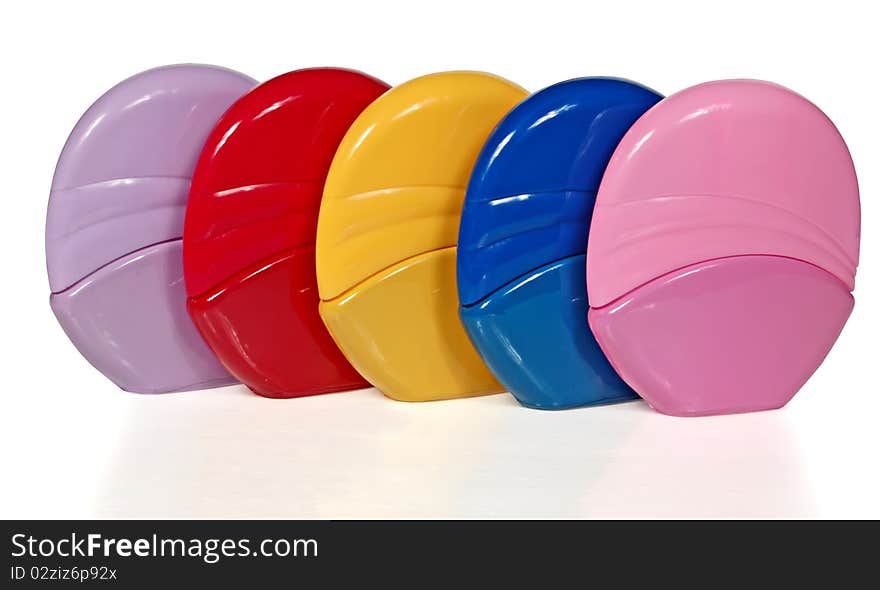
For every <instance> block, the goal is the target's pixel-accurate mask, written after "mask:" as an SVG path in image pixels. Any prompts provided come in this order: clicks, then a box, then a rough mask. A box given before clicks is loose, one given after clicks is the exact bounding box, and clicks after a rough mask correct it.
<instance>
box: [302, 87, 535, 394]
mask: <svg viewBox="0 0 880 590" xmlns="http://www.w3.org/2000/svg"><path fill="white" fill-rule="evenodd" d="M525 95H526V92H525V91H524V90H523V89H522V88H519V87H518V86H515V85H514V84H511V83H510V82H507V81H506V80H503V79H501V78H498V77H495V76H491V75H489V74H481V73H474V72H449V73H443V74H432V75H429V76H425V77H422V78H417V79H415V80H412V81H410V82H407V83H405V84H402V85H401V86H397V87H395V88H394V89H392V90H390V91H389V92H387V93H386V94H385V95H383V96H382V97H381V98H380V99H379V100H377V101H376V102H374V103H373V104H372V105H370V106H369V107H368V108H367V109H366V110H364V112H363V113H362V114H361V116H360V117H358V119H357V121H355V123H354V124H353V125H352V127H351V129H350V130H349V132H348V133H347V134H346V137H345V139H344V140H343V141H342V143H341V144H340V147H339V150H338V151H337V153H336V156H335V158H334V160H333V164H332V166H331V169H330V173H329V175H328V177H327V184H326V187H325V191H324V198H323V201H322V204H321V213H320V218H319V223H318V237H317V244H316V263H317V272H318V287H319V290H320V294H321V299H322V303H321V314H322V316H323V318H324V319H325V321H326V323H327V326H328V328H329V329H330V332H331V334H333V337H334V339H335V340H336V342H337V344H338V345H339V346H340V348H342V350H343V351H344V352H345V354H346V356H347V357H348V358H349V360H351V362H352V364H354V365H355V367H357V368H358V370H359V371H360V372H361V373H362V374H363V375H365V376H366V377H367V379H368V380H369V381H370V382H371V383H373V384H374V385H376V386H377V387H379V389H381V390H382V391H383V392H384V393H385V394H386V395H388V396H390V397H393V398H395V399H406V400H412V401H416V400H430V399H444V398H454V397H462V396H468V395H476V394H481V393H490V392H495V391H500V390H501V386H500V384H499V383H498V382H497V381H496V380H495V379H494V378H493V377H492V376H491V374H490V373H489V371H488V369H487V368H486V367H485V366H484V365H483V364H482V362H481V361H480V360H479V357H478V355H477V353H476V351H475V350H474V349H473V347H472V345H471V344H470V342H469V341H468V339H467V337H466V335H465V333H464V329H463V328H462V326H461V322H460V320H459V319H458V314H457V310H458V297H457V287H456V284H455V264H454V258H455V244H456V240H457V235H458V222H459V217H460V213H461V205H462V200H463V198H464V191H465V185H466V183H467V180H468V176H469V175H470V172H471V169H472V168H473V164H474V161H475V160H476V158H477V155H478V154H479V151H480V148H481V147H482V145H483V143H484V142H485V140H486V138H487V137H488V136H489V134H490V133H491V131H492V128H493V127H494V126H495V125H496V124H497V123H498V121H499V120H500V119H501V118H502V117H503V116H504V115H505V114H506V113H507V112H508V111H509V110H510V109H511V108H512V107H513V106H514V105H516V103H518V102H519V101H520V100H522V99H523V98H524V97H525ZM355 326H361V327H363V326H369V327H370V330H369V331H361V330H356V329H355V328H354V327H355Z"/></svg>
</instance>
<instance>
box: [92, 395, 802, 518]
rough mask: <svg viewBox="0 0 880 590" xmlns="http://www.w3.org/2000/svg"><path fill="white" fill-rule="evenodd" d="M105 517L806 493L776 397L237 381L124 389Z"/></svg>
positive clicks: (734, 509)
mask: <svg viewBox="0 0 880 590" xmlns="http://www.w3.org/2000/svg"><path fill="white" fill-rule="evenodd" d="M131 410H132V411H131V412H130V420H131V423H130V424H128V425H127V426H126V427H125V428H122V429H120V430H121V431H122V432H123V433H124V434H123V440H122V441H121V444H120V445H119V446H118V451H117V453H116V456H115V459H114V460H113V461H111V464H110V466H109V469H108V470H107V472H106V474H105V480H104V487H103V491H102V494H101V496H100V498H99V506H98V509H97V510H98V513H99V515H101V516H140V517H152V516H156V517H159V516H169V517H174V516H180V517H184V516H239V517H244V516H250V517H258V516H266V517H271V516H287V517H316V518H346V517H367V518H386V517H614V516H624V517H640V516H643V517H650V516H668V517H675V516H698V517H699V516H707V517H738V516H757V517H760V516H799V515H810V514H812V513H813V512H814V511H815V509H816V507H815V505H814V498H813V497H812V495H811V492H810V490H811V486H810V485H809V482H808V481H807V479H806V474H805V470H804V469H803V467H802V461H801V457H800V456H799V454H798V448H797V445H796V444H795V442H794V441H793V439H792V436H791V431H790V429H789V427H788V424H789V416H788V415H787V413H786V411H781V412H765V413H761V414H751V415H742V416H726V417H719V418H703V419H682V418H670V417H667V416H662V415H659V414H656V413H654V412H652V411H651V410H649V409H648V408H647V407H646V406H645V405H644V404H643V403H641V402H633V403H627V404H621V405H616V406H606V407H599V408H587V409H583V410H575V411H566V412H542V411H536V410H528V409H525V408H522V407H520V406H518V405H517V404H516V403H515V402H514V400H513V399H512V398H511V397H510V396H508V395H495V396H486V397H481V398H474V399H465V400H452V401H448V402H433V403H423V404H407V403H400V402H392V401H390V400H387V399H384V398H383V397H382V396H381V395H380V394H379V393H377V392H376V391H375V390H364V391H358V392H349V393H341V394H333V395H325V396H316V397H312V398H303V399H298V400H286V401H283V400H267V399H262V398H258V397H257V396H254V395H252V394H250V393H248V392H247V391H245V390H244V388H242V387H230V388H226V389H222V390H214V391H209V392H192V393H185V394H179V395H174V396H162V397H133V398H132V407H131Z"/></svg>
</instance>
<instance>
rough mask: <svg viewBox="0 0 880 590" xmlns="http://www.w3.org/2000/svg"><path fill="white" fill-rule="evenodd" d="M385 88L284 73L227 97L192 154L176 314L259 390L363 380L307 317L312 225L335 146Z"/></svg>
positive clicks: (291, 392) (282, 393) (313, 301)
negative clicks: (180, 303)
mask: <svg viewBox="0 0 880 590" xmlns="http://www.w3.org/2000/svg"><path fill="white" fill-rule="evenodd" d="M387 89H388V86H387V85H386V84H384V83H383V82H380V81H379V80H376V79H375V78H371V77H369V76H367V75H365V74H362V73H360V72H354V71H350V70H341V69H333V68H318V69H308V70H297V71H294V72H290V73H287V74H284V75H282V76H279V77H277V78H274V79H272V80H269V81H268V82H265V83H264V84H261V85H260V86H257V87H256V88H254V89H253V90H251V91H250V92H249V93H247V94H246V95H244V96H243V97H242V98H241V99H239V100H238V101H237V102H236V103H235V104H233V105H232V107H230V109H229V110H228V111H227V112H226V113H225V114H224V115H223V117H222V118H221V119H220V121H219V123H218V124H217V126H216V127H215V128H214V130H213V132H212V133H211V135H210V136H209V137H208V140H207V142H206V143H205V147H204V149H203V150H202V154H201V156H200V158H199V161H198V164H197V166H196V169H195V172H194V174H193V180H192V186H191V188H190V194H189V202H188V206H187V212H186V221H185V224H184V232H183V263H184V279H185V282H186V292H187V297H188V302H187V309H188V310H189V314H190V316H191V317H192V319H193V321H194V322H195V324H196V326H197V327H198V329H199V332H200V333H201V334H202V336H203V337H204V339H205V341H206V342H207V343H208V346H210V347H211V349H212V350H213V351H214V353H215V354H216V355H217V358H218V359H220V362H221V363H223V365H224V366H225V367H226V368H227V369H228V370H229V372H230V373H232V374H233V375H234V376H235V377H236V378H237V379H239V380H240V381H241V382H242V383H244V384H246V385H247V386H248V387H250V388H251V389H252V390H253V391H254V392H256V393H258V394H260V395H263V396H267V397H278V398H288V397H299V396H305V395H313V394H318V393H329V392H333V391H344V390H349V389H360V388H364V387H369V384H368V383H367V382H366V381H364V380H363V378H361V376H360V375H358V373H357V372H356V371H355V370H354V369H353V368H352V366H351V365H350V364H349V363H348V361H347V360H346V359H345V357H344V356H343V355H342V353H341V352H340V351H339V349H338V348H337V347H336V345H335V344H334V342H333V340H332V339H331V337H330V334H329V333H328V332H327V330H326V328H325V327H324V324H323V322H322V321H321V318H320V316H319V315H318V302H319V298H318V291H317V285H316V279H315V231H316V227H317V220H318V210H319V208H320V204H321V194H322V192H323V187H324V179H325V178H326V176H327V170H328V169H329V167H330V162H331V160H332V159H333V155H334V153H335V152H336V148H337V146H338V145H339V142H340V141H341V140H342V137H343V135H345V132H346V131H347V130H348V128H349V126H350V125H351V123H352V122H353V121H354V120H355V118H356V117H357V116H358V115H359V114H360V112H361V111H362V110H363V109H364V108H366V106H367V105H369V104H370V103H371V102H372V101H373V100H374V99H376V98H377V97H378V96H379V95H381V94H382V93H383V92H385V91H386V90H387Z"/></svg>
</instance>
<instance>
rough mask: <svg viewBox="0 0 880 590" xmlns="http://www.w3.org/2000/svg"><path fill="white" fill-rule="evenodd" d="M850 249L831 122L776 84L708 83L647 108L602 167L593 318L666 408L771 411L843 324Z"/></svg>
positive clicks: (849, 194)
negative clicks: (603, 172)
mask: <svg viewBox="0 0 880 590" xmlns="http://www.w3.org/2000/svg"><path fill="white" fill-rule="evenodd" d="M858 250H859V195H858V184H857V181H856V176H855V171H854V169H853V165H852V161H851V159H850V156H849V152H848V150H847V148H846V145H845V144H844V142H843V139H842V138H841V137H840V134H839V133H838V132H837V130H836V129H835V127H834V125H833V124H832V123H831V121H829V120H828V118H827V117H826V116H825V115H824V114H823V113H822V112H821V111H820V110H819V109H817V108H816V107H815V106H814V105H813V104H812V103H810V102H808V101H807V100H806V99H804V98H803V97H801V96H799V95H797V94H795V93H794V92H791V91H790V90H787V89H785V88H782V87H780V86H776V85H774V84H769V83H766V82H758V81H749V80H732V81H722V82H711V83H708V84H703V85H700V86H696V87H694V88H690V89H687V90H684V91H682V92H680V93H678V94H676V95H673V96H671V97H669V98H668V99H666V100H664V101H662V102H660V103H659V104H658V105H656V106H655V107H654V108H653V109H651V110H650V111H649V112H648V113H646V114H645V115H644V116H643V117H642V118H641V119H639V121H638V122H636V124H635V125H633V127H632V128H631V129H630V131H629V132H628V133H627V134H626V136H625V137H624V138H623V140H621V143H620V145H619V146H618V148H617V150H616V151H615V153H614V155H613V157H612V159H611V162H610V163H609V165H608V168H607V170H606V172H605V176H604V178H603V180H602V184H601V186H600V189H599V193H598V196H597V200H596V208H595V211H594V213H593V221H592V226H591V228H590V241H589V249H588V251H587V288H588V293H589V297H590V303H591V306H592V307H593V308H594V309H592V310H591V311H590V324H591V326H592V328H593V331H594V332H595V334H596V337H597V339H598V341H599V343H600V345H601V346H602V349H603V351H604V352H605V353H606V355H607V356H608V358H609V360H610V361H611V362H612V364H613V365H614V366H615V367H616V368H617V369H618V371H619V372H620V373H621V376H623V378H624V379H625V380H626V381H627V382H628V383H629V384H630V385H631V386H632V387H633V388H634V389H635V390H636V391H637V392H638V393H639V394H640V395H641V396H642V397H643V398H645V399H646V400H647V401H648V403H649V404H651V405H652V406H654V407H655V408H657V409H659V410H661V411H663V412H666V413H670V414H676V415H701V414H716V413H732V412H745V411H752V410H763V409H769V408H775V407H779V406H781V405H783V404H784V403H786V402H787V401H788V400H789V399H790V398H791V397H792V396H793V395H794V394H795V393H796V392H797V390H798V388H799V387H800V386H801V385H802V384H803V382H804V381H805V380H806V379H807V378H808V377H809V375H810V374H812V372H813V371H814V370H815V369H816V367H818V366H819V364H820V363H821V362H822V359H823V358H824V357H825V355H826V354H827V352H828V350H829V349H830V347H831V345H832V343H833V342H834V339H835V338H836V337H837V335H838V333H839V332H840V329H841V327H842V326H843V323H844V322H845V321H846V318H847V316H848V315H849V311H850V308H851V306H852V300H851V297H850V296H849V294H848V292H849V291H850V290H851V289H852V286H853V283H854V280H855V271H856V266H857V264H858Z"/></svg>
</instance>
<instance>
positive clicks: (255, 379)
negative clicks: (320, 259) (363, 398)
mask: <svg viewBox="0 0 880 590" xmlns="http://www.w3.org/2000/svg"><path fill="white" fill-rule="evenodd" d="M187 307H188V309H189V313H190V316H191V317H192V319H193V321H194V322H195V324H196V326H198V328H199V331H200V332H201V333H202V334H203V335H204V337H205V340H206V341H208V342H210V343H211V345H212V346H213V350H214V352H215V353H216V354H217V356H218V358H221V359H223V361H224V363H225V364H226V366H227V367H228V368H229V371H230V372H231V373H232V374H233V375H235V376H236V377H237V378H238V379H240V380H241V381H242V383H246V384H247V385H248V386H250V387H251V388H252V389H253V390H254V391H257V392H259V393H260V395H264V396H266V397H276V398H287V397H291V396H292V395H294V394H295V395H297V396H304V395H313V394H318V393H331V392H334V391H345V390H349V389H359V388H363V387H369V384H368V383H366V382H365V381H364V379H363V378H362V377H361V376H360V375H359V374H358V373H357V371H355V370H354V368H352V366H351V365H350V364H349V363H348V362H347V361H346V360H345V358H344V357H343V356H342V355H341V354H340V352H339V349H338V348H336V344H334V343H333V339H332V338H331V337H330V334H329V333H328V332H327V328H326V327H324V323H323V322H322V321H321V318H320V316H319V315H318V287H317V285H316V284H315V249H314V247H312V246H307V247H304V248H299V249H296V250H293V251H287V252H283V253H281V254H279V255H277V256H274V257H272V258H271V259H269V260H266V261H264V262H263V263H261V264H260V265H259V268H254V269H250V270H246V271H244V272H242V273H239V274H237V275H235V276H233V277H231V278H230V279H228V280H226V281H224V282H223V283H222V284H221V286H220V287H218V288H217V289H212V290H210V291H208V293H206V294H205V296H203V297H194V298H191V299H189V301H188V304H187Z"/></svg>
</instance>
